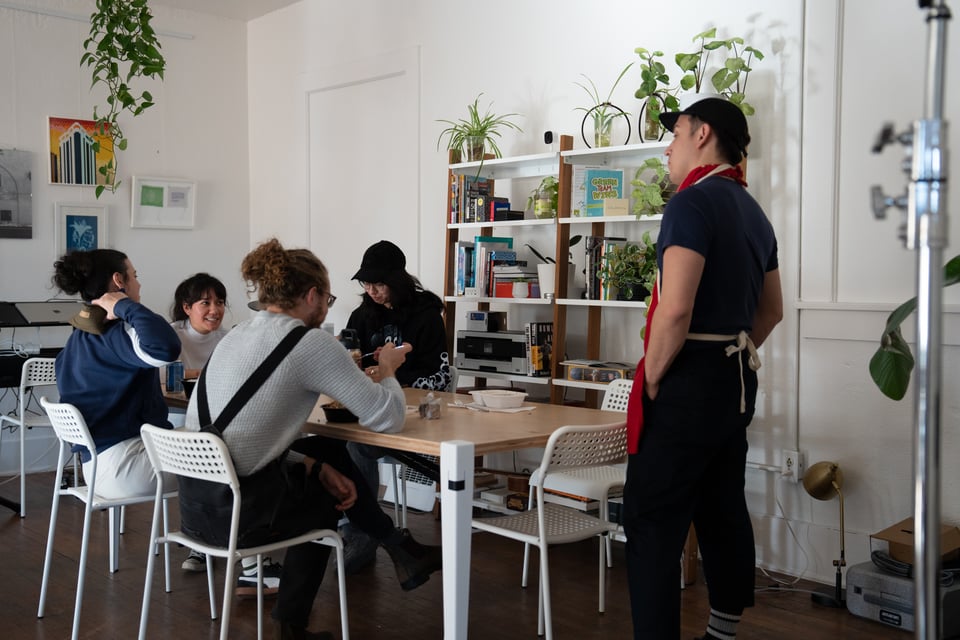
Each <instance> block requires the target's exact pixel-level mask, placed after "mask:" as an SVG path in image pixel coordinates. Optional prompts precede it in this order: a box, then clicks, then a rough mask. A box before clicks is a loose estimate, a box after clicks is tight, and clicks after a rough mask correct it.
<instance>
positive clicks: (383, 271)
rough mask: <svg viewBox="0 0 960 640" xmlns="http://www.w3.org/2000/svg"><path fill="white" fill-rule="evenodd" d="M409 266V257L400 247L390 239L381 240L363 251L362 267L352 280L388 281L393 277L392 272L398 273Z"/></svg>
mask: <svg viewBox="0 0 960 640" xmlns="http://www.w3.org/2000/svg"><path fill="white" fill-rule="evenodd" d="M406 267H407V257H406V256H405V255H403V251H401V250H400V247H398V246H397V245H395V244H393V243H392V242H390V241H389V240H381V241H380V242H377V243H375V244H372V245H370V247H369V248H367V250H366V251H364V252H363V261H362V262H361V263H360V269H358V270H357V272H356V273H355V274H353V277H352V278H351V280H359V281H360V282H386V281H387V280H390V279H392V278H391V274H394V275H396V274H397V272H399V271H404V270H405V269H406Z"/></svg>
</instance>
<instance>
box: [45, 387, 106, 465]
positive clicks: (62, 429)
mask: <svg viewBox="0 0 960 640" xmlns="http://www.w3.org/2000/svg"><path fill="white" fill-rule="evenodd" d="M40 405H41V406H42V407H43V409H44V411H46V412H47V416H49V418H50V426H51V427H53V430H54V432H55V433H56V434H57V437H58V438H59V439H60V440H61V441H62V442H68V443H70V444H79V445H82V446H84V447H86V448H87V449H88V450H89V451H90V452H91V454H95V453H96V446H95V445H94V444H93V438H92V437H91V436H90V430H89V429H87V423H86V421H85V420H84V419H83V415H81V413H80V410H79V409H77V408H76V407H75V406H73V405H72V404H66V403H54V402H49V401H47V399H46V398H41V399H40Z"/></svg>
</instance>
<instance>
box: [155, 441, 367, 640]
mask: <svg viewBox="0 0 960 640" xmlns="http://www.w3.org/2000/svg"><path fill="white" fill-rule="evenodd" d="M140 434H141V436H142V437H143V443H144V446H145V447H146V449H147V455H148V456H150V462H151V463H152V464H153V468H154V469H155V470H156V471H157V473H158V474H159V473H162V472H165V473H171V474H174V475H177V476H183V477H187V478H197V479H200V480H208V481H210V482H218V483H221V484H226V485H229V486H230V490H231V491H232V492H233V510H232V513H231V521H230V536H229V542H228V546H227V547H222V546H217V545H211V544H206V543H204V542H201V541H199V540H196V539H194V538H191V537H189V536H188V535H186V534H185V533H183V532H181V531H170V532H165V533H164V534H163V535H162V536H161V535H159V525H160V503H161V498H162V496H161V494H160V490H159V489H157V494H156V496H155V499H154V500H155V502H154V508H153V525H152V527H151V529H150V540H151V541H152V543H153V544H162V545H164V546H165V547H169V545H170V544H171V543H175V544H182V545H183V546H185V547H189V548H190V549H194V550H196V551H199V552H200V553H203V554H206V556H207V586H208V590H209V592H210V618H211V619H212V620H216V618H217V612H216V606H215V604H214V593H213V572H212V567H213V557H214V556H216V557H219V558H226V559H227V571H226V573H227V575H226V577H225V579H224V590H223V619H222V621H221V623H220V638H221V640H227V637H228V636H229V626H230V604H231V601H232V595H233V586H234V585H235V584H236V564H237V562H238V561H240V560H242V559H243V558H246V557H249V556H256V557H257V638H261V639H262V638H263V556H264V554H267V553H270V552H272V551H277V550H280V549H286V548H287V547H292V546H295V545H298V544H303V543H304V542H316V543H319V544H324V545H327V546H330V547H333V548H334V549H335V550H336V555H337V580H338V582H339V588H340V625H341V629H342V637H343V639H344V640H348V639H349V637H350V630H349V625H348V624H347V588H346V578H345V576H346V572H345V571H344V568H343V541H342V540H341V539H340V536H339V535H337V532H336V531H332V530H330V529H315V530H313V531H308V532H306V533H303V534H301V535H298V536H295V537H291V538H287V539H285V540H280V541H277V542H273V543H270V544H265V545H260V546H257V547H248V548H238V547H237V536H238V533H239V531H238V530H239V528H240V480H239V479H238V478H237V472H236V470H235V469H234V467H233V461H232V459H231V458H230V452H229V450H228V449H227V445H226V444H225V443H224V442H223V440H222V439H221V438H219V437H218V436H216V435H214V434H211V433H204V432H199V431H183V430H173V429H161V428H160V427H155V426H153V425H149V424H145V425H143V426H142V427H141V428H140ZM153 565H154V557H153V554H148V556H147V575H146V579H145V582H144V585H143V607H142V609H141V611H140V635H139V638H140V640H144V639H145V638H146V635H147V618H148V615H149V612H150V587H151V583H152V582H153ZM165 586H166V591H167V593H169V592H170V574H169V572H168V573H167V576H166V585H165Z"/></svg>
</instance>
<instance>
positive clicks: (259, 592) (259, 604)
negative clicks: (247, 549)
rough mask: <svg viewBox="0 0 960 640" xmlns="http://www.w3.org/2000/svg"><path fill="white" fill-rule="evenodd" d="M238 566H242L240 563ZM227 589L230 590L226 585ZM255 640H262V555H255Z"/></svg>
mask: <svg viewBox="0 0 960 640" xmlns="http://www.w3.org/2000/svg"><path fill="white" fill-rule="evenodd" d="M240 566H241V567H242V566H243V563H242V561H241V564H240ZM226 588H227V589H229V588H230V585H229V584H228V585H227V586H226ZM257 640H263V554H261V553H258V554H257Z"/></svg>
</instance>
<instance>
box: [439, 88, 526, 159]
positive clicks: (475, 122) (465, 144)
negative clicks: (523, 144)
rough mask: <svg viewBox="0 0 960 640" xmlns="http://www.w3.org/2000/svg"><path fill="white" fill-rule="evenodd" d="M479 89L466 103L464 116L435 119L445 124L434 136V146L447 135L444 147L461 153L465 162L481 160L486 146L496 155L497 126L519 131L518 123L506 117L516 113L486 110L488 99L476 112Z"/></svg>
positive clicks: (497, 148) (497, 151)
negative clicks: (450, 118) (456, 118)
mask: <svg viewBox="0 0 960 640" xmlns="http://www.w3.org/2000/svg"><path fill="white" fill-rule="evenodd" d="M482 95H483V94H482V93H480V94H479V95H477V97H476V99H475V100H474V101H473V104H468V105H467V114H468V115H467V119H466V120H464V119H463V118H461V119H459V120H437V122H444V123H446V124H448V125H449V126H448V127H447V128H446V129H444V130H443V131H441V132H440V137H439V138H438V139H437V148H438V149H439V148H440V142H441V140H442V139H443V137H444V136H447V149H448V150H454V151H458V152H460V153H461V158H466V161H467V162H474V161H476V160H483V156H484V154H485V153H486V152H487V151H488V150H489V151H491V152H492V153H493V155H494V156H495V157H497V158H499V157H500V155H501V154H500V147H498V146H497V142H496V140H495V138H499V137H501V132H500V130H501V128H504V129H514V130H516V131H523V129H521V128H520V127H519V126H518V125H516V124H515V123H513V122H511V121H510V118H512V117H515V116H518V115H519V114H517V113H507V114H504V115H500V116H498V115H496V114H494V113H491V112H490V109H491V108H492V107H493V103H492V102H491V103H490V105H489V106H487V110H486V111H485V112H484V113H483V115H480V107H479V103H480V96H482Z"/></svg>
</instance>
